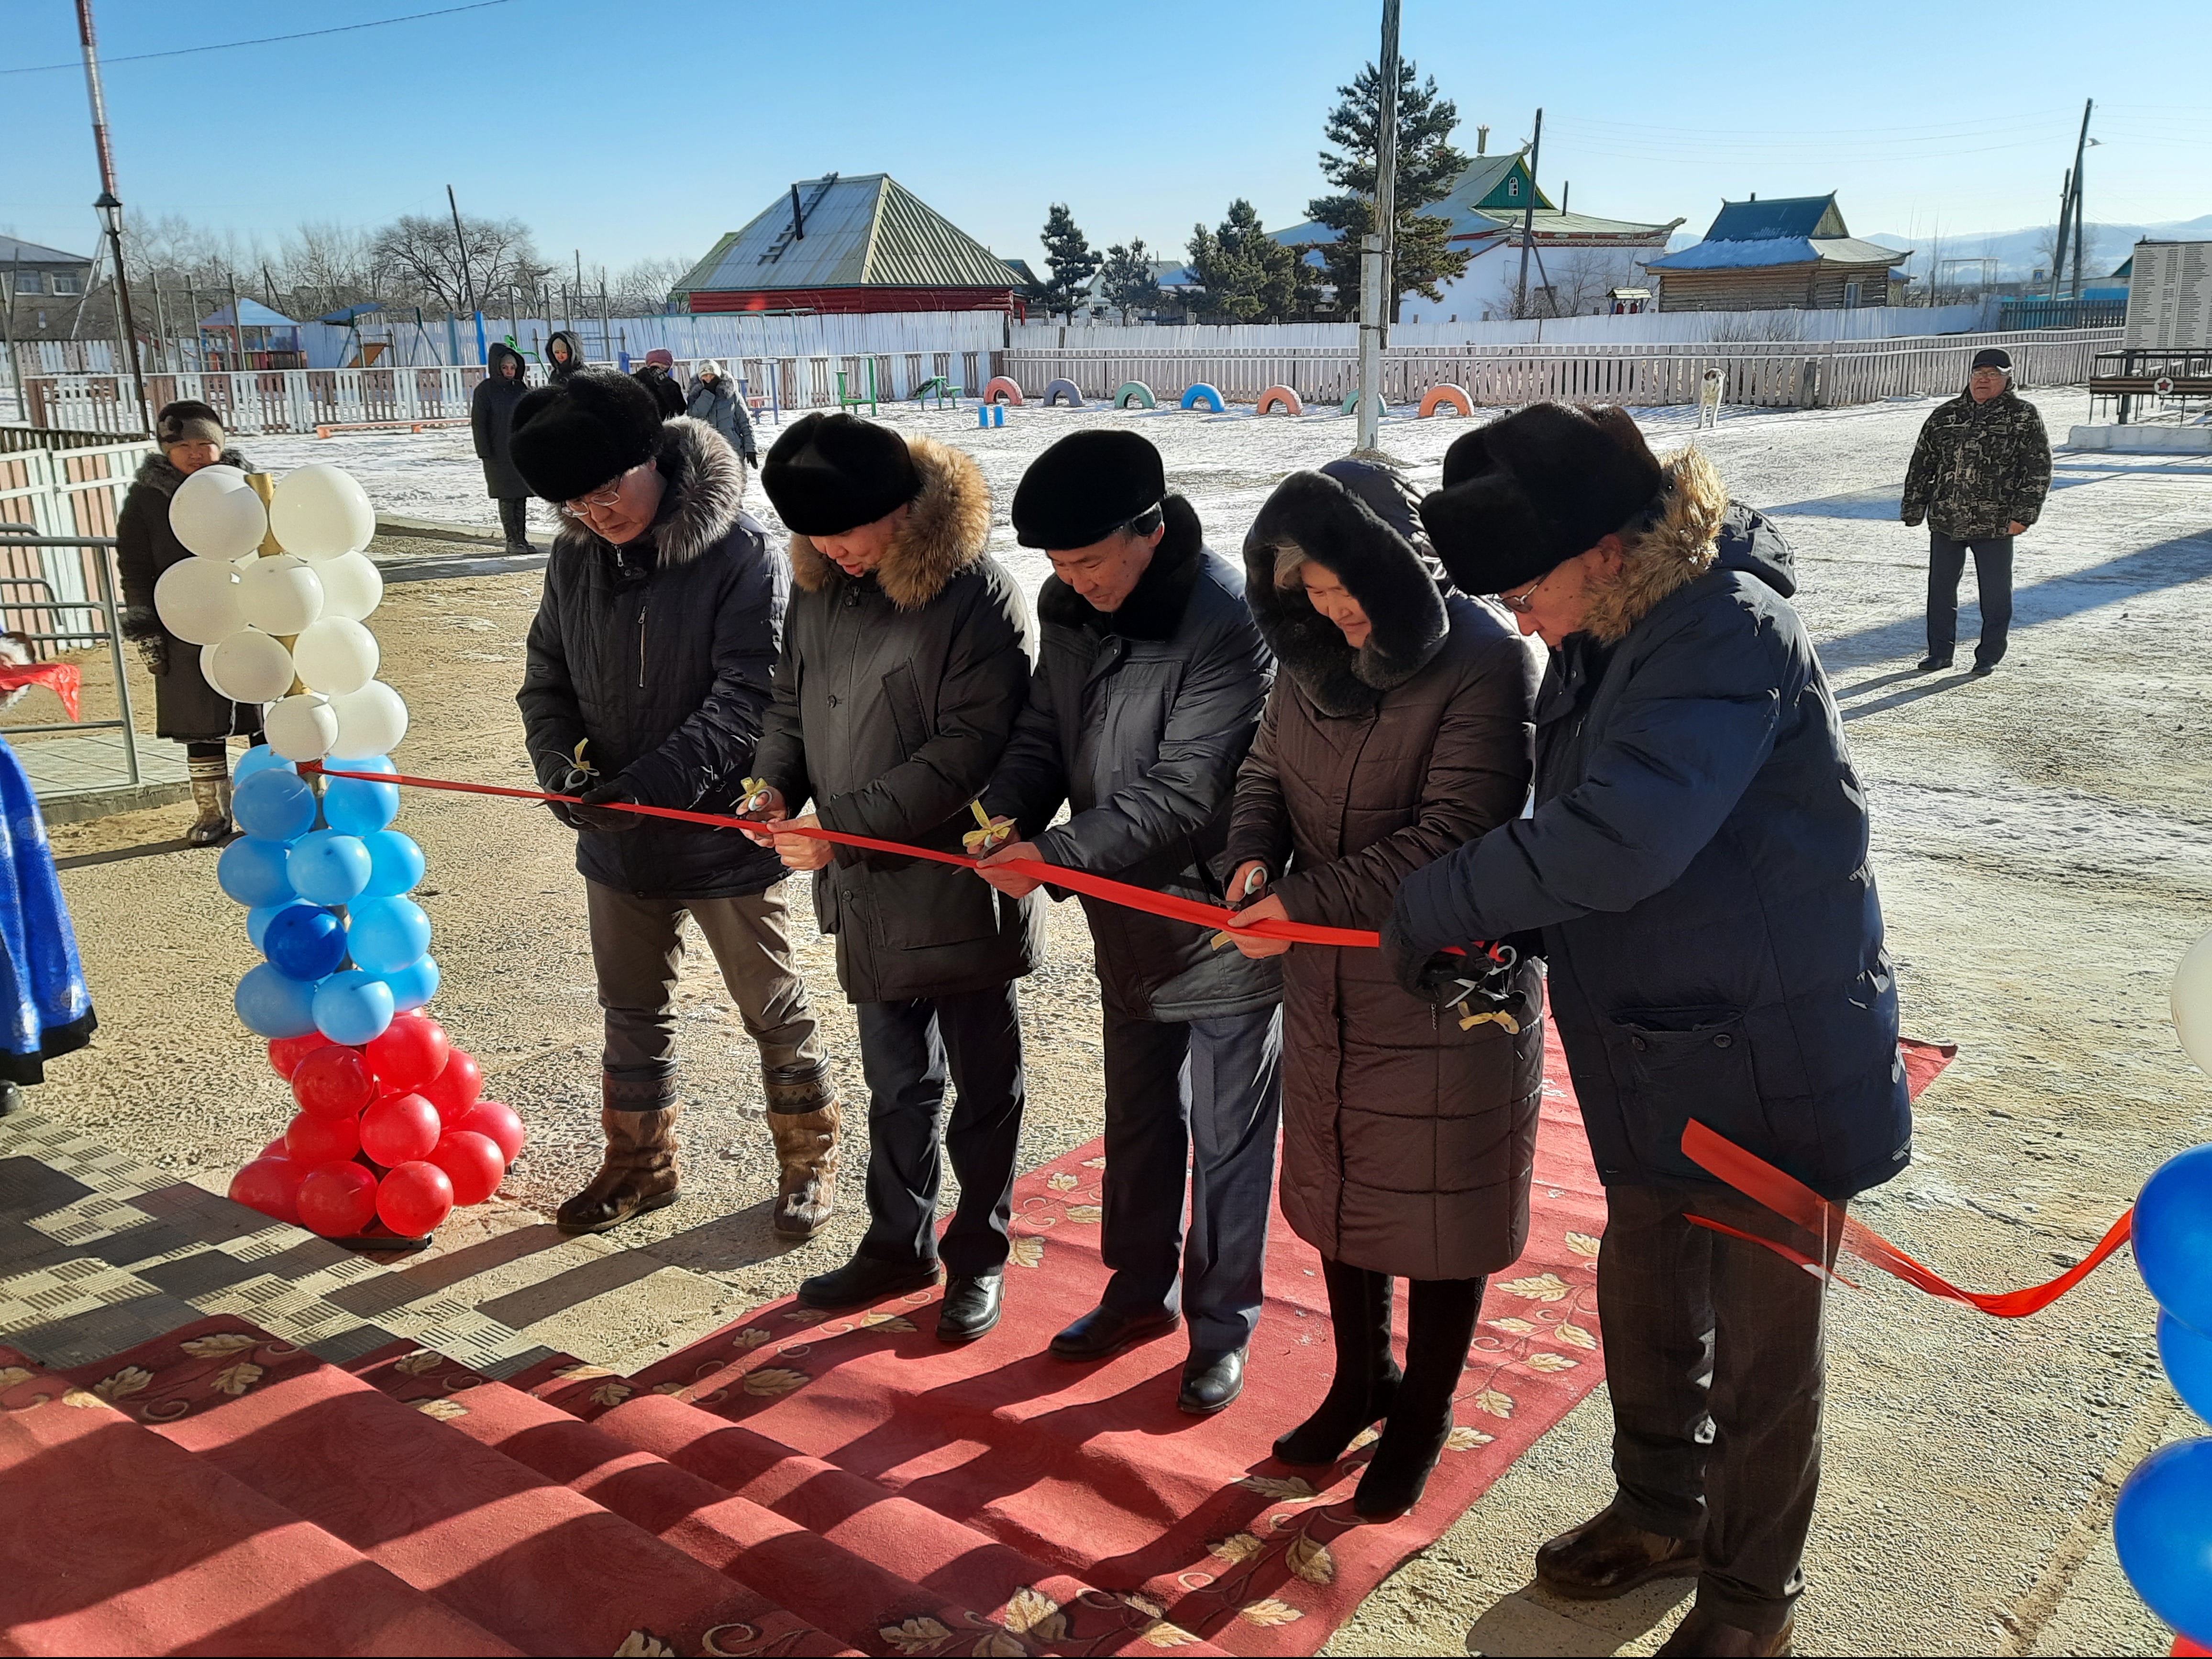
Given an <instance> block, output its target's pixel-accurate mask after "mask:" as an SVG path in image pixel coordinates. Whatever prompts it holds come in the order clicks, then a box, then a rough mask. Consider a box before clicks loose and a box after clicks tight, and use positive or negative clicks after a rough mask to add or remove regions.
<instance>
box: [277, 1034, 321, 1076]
mask: <svg viewBox="0 0 2212 1659" xmlns="http://www.w3.org/2000/svg"><path fill="white" fill-rule="evenodd" d="M335 1046H336V1045H335V1044H333V1043H332V1042H331V1040H330V1039H329V1038H328V1037H326V1036H324V1035H323V1034H322V1033H321V1032H320V1031H310V1032H308V1033H307V1036H295V1037H271V1038H270V1040H269V1063H270V1065H271V1066H275V1067H276V1075H277V1076H278V1077H281V1078H286V1079H289V1078H290V1077H291V1075H292V1073H295V1072H296V1071H298V1070H299V1069H300V1062H301V1060H305V1059H306V1058H307V1056H308V1055H309V1054H313V1053H314V1052H315V1050H316V1049H318V1048H333V1047H335Z"/></svg>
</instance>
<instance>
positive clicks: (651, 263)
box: [607, 255, 699, 317]
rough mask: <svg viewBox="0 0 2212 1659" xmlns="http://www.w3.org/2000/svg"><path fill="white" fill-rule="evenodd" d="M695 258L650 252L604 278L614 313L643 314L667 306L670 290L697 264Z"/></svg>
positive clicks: (623, 315) (621, 314)
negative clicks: (659, 254)
mask: <svg viewBox="0 0 2212 1659" xmlns="http://www.w3.org/2000/svg"><path fill="white" fill-rule="evenodd" d="M698 263H699V262H698V261H697V260H696V259H678V258H669V257H667V256H665V255H662V256H649V257H647V258H642V259H635V260H633V261H631V262H630V263H629V264H627V265H625V266H623V270H622V271H621V273H620V274H619V275H617V276H612V277H610V278H609V279H608V281H607V292H608V295H609V296H610V303H611V305H612V307H613V308H614V314H615V315H617V317H644V316H650V315H652V314H653V313H656V312H660V311H665V310H666V309H667V308H668V293H669V290H670V289H672V288H674V287H675V286H676V284H677V283H679V282H681V281H682V280H683V279H684V276H687V275H688V274H689V273H690V270H691V267H692V266H694V265H696V264H698Z"/></svg>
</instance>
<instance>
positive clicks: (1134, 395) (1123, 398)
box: [1114, 380, 1160, 409]
mask: <svg viewBox="0 0 2212 1659" xmlns="http://www.w3.org/2000/svg"><path fill="white" fill-rule="evenodd" d="M1131 404H1135V405H1136V406H1137V407H1139V409H1158V407H1159V406H1160V400H1159V399H1158V398H1155V397H1154V396H1152V387H1150V386H1146V384H1145V383H1144V382H1143V381H1142V380H1124V381H1122V382H1121V388H1120V389H1119V390H1118V391H1116V392H1115V393H1114V407H1115V408H1116V409H1127V408H1128V407H1129V406H1130V405H1131Z"/></svg>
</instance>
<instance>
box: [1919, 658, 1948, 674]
mask: <svg viewBox="0 0 2212 1659" xmlns="http://www.w3.org/2000/svg"><path fill="white" fill-rule="evenodd" d="M1950 665H1951V659H1949V658H1948V657H1923V658H1922V659H1920V671H1921V672H1922V673H1923V674H1932V673H1934V672H1935V671H1936V670H1937V669H1939V668H1948V667H1949V666H1950Z"/></svg>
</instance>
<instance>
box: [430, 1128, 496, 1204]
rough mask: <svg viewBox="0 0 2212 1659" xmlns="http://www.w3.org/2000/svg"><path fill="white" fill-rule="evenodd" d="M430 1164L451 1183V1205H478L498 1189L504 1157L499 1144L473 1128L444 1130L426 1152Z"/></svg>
mask: <svg viewBox="0 0 2212 1659" xmlns="http://www.w3.org/2000/svg"><path fill="white" fill-rule="evenodd" d="M430 1162H431V1163H433V1164H436V1165H437V1166H438V1167H439V1168H440V1169H441V1170H444V1171H445V1172H446V1176H447V1179H448V1180H450V1181H451V1182H453V1202H454V1203H456V1204H481V1203H483V1201H484V1200H486V1199H488V1198H489V1197H490V1196H491V1195H492V1194H494V1193H495V1192H497V1191H498V1190H499V1182H500V1177H501V1176H504V1175H505V1174H506V1173H507V1154H506V1152H503V1151H502V1150H501V1147H500V1144H499V1142H497V1141H496V1140H494V1139H492V1138H491V1137H490V1136H489V1135H487V1134H479V1133H477V1131H475V1130H473V1129H448V1130H447V1131H446V1133H443V1134H442V1135H440V1136H439V1137H438V1144H437V1145H436V1146H434V1147H432V1148H431V1149H430Z"/></svg>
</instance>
